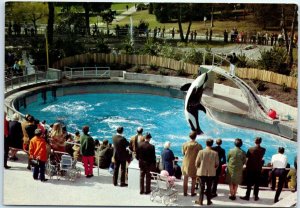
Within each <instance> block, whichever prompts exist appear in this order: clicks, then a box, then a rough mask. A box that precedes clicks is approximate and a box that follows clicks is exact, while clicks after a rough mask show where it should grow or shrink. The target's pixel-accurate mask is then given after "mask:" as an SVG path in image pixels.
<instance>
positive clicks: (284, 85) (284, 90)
mask: <svg viewBox="0 0 300 208" xmlns="http://www.w3.org/2000/svg"><path fill="white" fill-rule="evenodd" d="M282 91H283V92H290V91H291V89H290V88H289V87H288V86H287V85H286V84H285V83H283V84H282Z"/></svg>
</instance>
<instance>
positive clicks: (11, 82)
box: [10, 79, 14, 90]
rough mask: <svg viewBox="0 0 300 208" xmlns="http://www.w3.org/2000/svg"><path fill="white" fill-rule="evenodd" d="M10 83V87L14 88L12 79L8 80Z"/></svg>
mask: <svg viewBox="0 0 300 208" xmlns="http://www.w3.org/2000/svg"><path fill="white" fill-rule="evenodd" d="M10 85H11V89H12V90H13V89H14V85H13V80H12V79H11V80H10Z"/></svg>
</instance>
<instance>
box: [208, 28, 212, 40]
mask: <svg viewBox="0 0 300 208" xmlns="http://www.w3.org/2000/svg"><path fill="white" fill-rule="evenodd" d="M211 38H212V29H211V28H210V30H209V41H210V42H211Z"/></svg>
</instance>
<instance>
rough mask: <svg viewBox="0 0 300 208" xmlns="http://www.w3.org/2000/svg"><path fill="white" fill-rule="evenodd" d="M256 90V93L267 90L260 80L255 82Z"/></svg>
mask: <svg viewBox="0 0 300 208" xmlns="http://www.w3.org/2000/svg"><path fill="white" fill-rule="evenodd" d="M256 88H257V90H258V91H266V90H267V89H268V88H267V86H266V85H265V83H264V82H263V81H260V80H257V81H256Z"/></svg>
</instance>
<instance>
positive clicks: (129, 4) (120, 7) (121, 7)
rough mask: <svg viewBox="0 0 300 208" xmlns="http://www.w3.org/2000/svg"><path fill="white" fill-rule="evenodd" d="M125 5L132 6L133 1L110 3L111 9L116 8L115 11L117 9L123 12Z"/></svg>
mask: <svg viewBox="0 0 300 208" xmlns="http://www.w3.org/2000/svg"><path fill="white" fill-rule="evenodd" d="M126 5H128V8H130V7H134V3H113V4H112V5H111V10H116V11H117V12H118V10H119V11H122V12H125V11H126Z"/></svg>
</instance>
